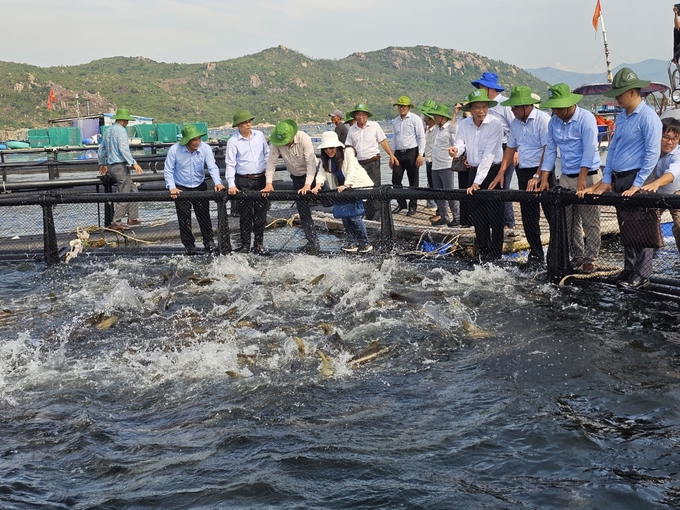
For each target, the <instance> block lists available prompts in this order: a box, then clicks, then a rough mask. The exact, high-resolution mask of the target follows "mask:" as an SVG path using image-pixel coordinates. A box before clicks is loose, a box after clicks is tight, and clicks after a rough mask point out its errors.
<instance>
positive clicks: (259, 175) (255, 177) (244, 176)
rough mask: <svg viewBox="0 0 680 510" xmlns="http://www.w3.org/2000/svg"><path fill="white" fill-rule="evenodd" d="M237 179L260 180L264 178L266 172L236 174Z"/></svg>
mask: <svg viewBox="0 0 680 510" xmlns="http://www.w3.org/2000/svg"><path fill="white" fill-rule="evenodd" d="M236 176H237V177H243V178H244V179H259V178H260V177H264V172H262V173H259V174H236Z"/></svg>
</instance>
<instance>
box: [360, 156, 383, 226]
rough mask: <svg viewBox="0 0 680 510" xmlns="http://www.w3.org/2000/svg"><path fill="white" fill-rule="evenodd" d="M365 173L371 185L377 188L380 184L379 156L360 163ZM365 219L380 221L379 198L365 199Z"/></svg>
mask: <svg viewBox="0 0 680 510" xmlns="http://www.w3.org/2000/svg"><path fill="white" fill-rule="evenodd" d="M360 165H361V166H362V167H363V169H364V170H366V173H367V174H368V176H369V177H370V178H371V180H372V181H373V187H374V188H379V187H380V186H381V179H382V178H381V177H380V158H378V159H376V160H375V161H369V162H368V163H360ZM365 216H366V219H367V220H375V221H380V200H367V201H366V215H365Z"/></svg>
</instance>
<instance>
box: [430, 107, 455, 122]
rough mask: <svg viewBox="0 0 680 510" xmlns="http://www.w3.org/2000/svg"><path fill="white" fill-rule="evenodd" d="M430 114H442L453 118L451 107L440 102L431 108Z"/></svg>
mask: <svg viewBox="0 0 680 510" xmlns="http://www.w3.org/2000/svg"><path fill="white" fill-rule="evenodd" d="M429 113H430V115H441V116H442V117H446V118H447V119H449V120H451V114H450V113H449V107H448V106H446V105H445V104H438V105H437V106H436V107H435V108H432V109H431V110H430V112H429Z"/></svg>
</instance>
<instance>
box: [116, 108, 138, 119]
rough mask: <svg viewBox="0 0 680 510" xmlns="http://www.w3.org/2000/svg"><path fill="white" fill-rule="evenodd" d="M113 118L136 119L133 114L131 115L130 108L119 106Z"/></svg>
mask: <svg viewBox="0 0 680 510" xmlns="http://www.w3.org/2000/svg"><path fill="white" fill-rule="evenodd" d="M113 120H134V119H133V118H132V115H130V110H129V109H127V108H118V110H116V114H115V115H114V116H113Z"/></svg>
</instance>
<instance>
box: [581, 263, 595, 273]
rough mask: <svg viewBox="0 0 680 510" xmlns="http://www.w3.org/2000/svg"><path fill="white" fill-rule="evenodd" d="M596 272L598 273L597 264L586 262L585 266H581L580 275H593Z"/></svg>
mask: <svg viewBox="0 0 680 510" xmlns="http://www.w3.org/2000/svg"><path fill="white" fill-rule="evenodd" d="M595 271H597V264H595V263H593V262H586V263H585V264H583V265H582V266H581V270H580V271H579V273H582V274H592V273H594V272H595Z"/></svg>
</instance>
